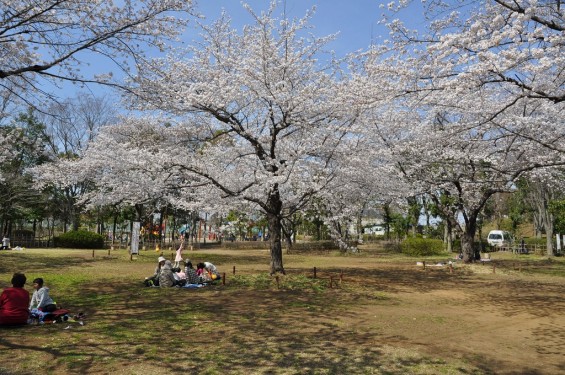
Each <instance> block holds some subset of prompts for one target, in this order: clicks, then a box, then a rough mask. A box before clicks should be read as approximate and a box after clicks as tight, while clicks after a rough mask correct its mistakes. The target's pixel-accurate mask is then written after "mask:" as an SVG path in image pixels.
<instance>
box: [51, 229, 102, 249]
mask: <svg viewBox="0 0 565 375" xmlns="http://www.w3.org/2000/svg"><path fill="white" fill-rule="evenodd" d="M53 240H54V243H55V247H65V248H72V249H102V248H103V247H104V236H103V235H101V234H98V233H93V232H87V231H83V230H77V231H70V232H67V233H63V234H62V235H60V236H57V237H55V238H54V239H53Z"/></svg>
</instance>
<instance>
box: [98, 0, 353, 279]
mask: <svg viewBox="0 0 565 375" xmlns="http://www.w3.org/2000/svg"><path fill="white" fill-rule="evenodd" d="M247 9H248V10H249V12H250V14H251V15H252V16H253V17H254V19H255V24H253V25H249V26H246V27H244V29H243V31H242V32H241V34H239V33H238V32H237V31H236V30H234V29H232V28H231V26H230V20H229V17H227V16H226V15H224V16H223V17H222V18H221V19H219V20H218V21H217V22H215V23H213V24H212V25H210V26H206V25H202V37H203V41H202V43H200V44H198V45H195V46H192V47H190V48H189V49H188V50H187V51H181V52H178V53H175V54H171V55H170V56H168V57H167V58H164V59H156V60H154V61H152V62H151V64H148V65H144V66H143V67H142V69H140V70H139V72H140V74H139V75H138V76H137V77H136V79H135V80H134V81H133V82H132V84H133V85H132V91H133V92H134V93H135V95H134V96H132V98H131V99H132V103H133V104H134V106H135V108H136V109H138V110H146V111H156V110H159V111H162V112H163V115H161V118H162V116H164V115H165V114H167V115H168V116H169V118H170V122H169V125H170V128H171V129H174V132H175V133H176V138H175V140H174V141H171V139H170V138H169V142H167V143H159V144H158V145H155V149H157V150H156V152H157V153H158V155H156V156H155V157H156V158H159V157H163V159H158V160H160V162H159V165H160V166H161V168H163V169H164V170H166V171H168V172H167V173H170V174H171V176H174V178H176V179H178V180H179V181H188V182H190V183H194V181H197V183H199V184H201V189H199V191H200V192H199V193H197V194H198V195H199V196H200V197H201V198H200V199H202V200H203V201H205V202H207V203H208V204H210V205H212V204H219V201H220V200H222V201H223V202H230V204H234V203H236V202H238V201H239V202H241V201H243V202H248V203H249V204H252V205H253V206H254V207H256V208H257V209H259V210H260V211H261V212H263V213H264V214H265V215H266V216H267V218H268V222H269V233H270V241H271V244H272V245H271V273H273V274H274V273H277V272H281V273H284V267H283V262H282V249H281V221H282V220H283V217H284V215H292V214H293V211H294V210H296V209H299V208H300V207H304V205H305V204H306V203H307V202H308V201H309V200H310V198H311V197H312V196H313V195H314V194H316V193H317V192H319V191H321V190H323V189H324V188H325V187H326V186H327V185H328V184H329V182H330V181H331V179H332V177H333V176H334V174H335V171H336V169H337V168H338V166H337V164H336V163H337V162H336V161H337V160H339V157H341V156H342V155H345V154H346V151H347V149H348V142H349V140H348V137H347V134H348V129H349V127H350V125H351V123H352V121H353V118H354V114H351V113H348V112H347V111H346V110H345V109H344V108H343V106H341V105H340V103H342V101H341V100H340V99H339V98H340V96H341V95H342V94H341V93H342V92H343V90H341V86H342V85H343V83H342V82H340V77H339V75H340V73H341V71H340V69H339V62H337V61H334V60H333V59H332V56H331V55H330V56H329V57H327V58H325V59H323V60H319V58H320V57H321V56H322V55H323V52H324V46H325V45H326V43H327V42H328V41H329V40H331V39H332V37H326V38H314V37H311V36H308V35H307V34H305V30H306V28H307V21H308V19H309V17H310V14H308V15H307V16H306V17H305V18H304V19H299V20H293V21H289V20H286V19H276V18H275V16H274V14H275V9H276V2H273V3H271V6H270V8H269V9H268V11H266V12H265V13H262V14H257V13H255V12H253V11H252V10H251V9H249V8H247ZM322 61H323V62H322ZM160 127H161V128H164V127H165V126H164V125H162V126H160ZM171 131H173V130H171ZM152 134H153V133H152ZM157 134H162V132H161V131H159V132H157ZM100 141H101V138H100V139H98V140H97V141H96V142H100ZM181 187H182V186H181ZM202 187H203V189H202Z"/></svg>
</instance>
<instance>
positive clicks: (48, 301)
mask: <svg viewBox="0 0 565 375" xmlns="http://www.w3.org/2000/svg"><path fill="white" fill-rule="evenodd" d="M33 289H35V292H33V295H32V296H31V301H30V303H29V311H30V312H31V315H32V317H35V318H37V319H38V320H39V321H40V322H42V321H43V319H44V318H45V315H47V314H48V313H51V312H53V311H55V310H57V305H56V304H55V302H54V301H53V299H52V298H51V297H50V296H49V288H47V287H46V286H43V279H42V278H41V277H38V278H36V279H34V280H33Z"/></svg>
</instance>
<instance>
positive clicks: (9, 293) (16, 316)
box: [0, 273, 29, 325]
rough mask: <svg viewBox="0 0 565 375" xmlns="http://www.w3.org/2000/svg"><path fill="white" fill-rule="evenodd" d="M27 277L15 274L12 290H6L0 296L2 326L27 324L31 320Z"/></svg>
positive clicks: (0, 322) (0, 323) (0, 320)
mask: <svg viewBox="0 0 565 375" xmlns="http://www.w3.org/2000/svg"><path fill="white" fill-rule="evenodd" d="M26 280H27V279H26V276H25V275H24V274H23V273H15V274H14V276H13V277H12V286H13V287H12V288H6V289H4V291H3V292H2V295H0V325H19V324H26V323H27V320H28V318H29V310H28V306H29V292H28V291H27V290H25V289H24V285H25V283H26Z"/></svg>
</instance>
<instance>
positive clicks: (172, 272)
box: [144, 256, 221, 288]
mask: <svg viewBox="0 0 565 375" xmlns="http://www.w3.org/2000/svg"><path fill="white" fill-rule="evenodd" d="M180 262H183V263H184V270H182V268H181V267H180ZM220 279H221V276H220V273H219V272H218V269H217V268H216V266H215V265H213V264H212V263H210V262H202V263H198V264H197V265H196V269H194V266H193V264H192V262H191V261H190V260H189V259H185V260H181V261H176V262H175V264H174V265H173V264H172V262H171V261H170V260H168V259H166V258H165V257H163V256H160V257H159V258H158V259H157V267H155V272H154V274H153V276H150V277H146V278H145V282H144V283H145V286H158V287H162V288H168V287H172V286H186V285H195V284H207V283H211V282H214V281H217V280H220Z"/></svg>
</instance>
